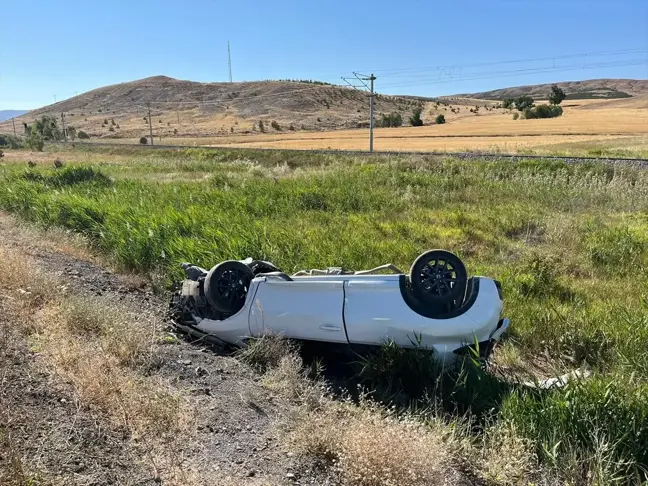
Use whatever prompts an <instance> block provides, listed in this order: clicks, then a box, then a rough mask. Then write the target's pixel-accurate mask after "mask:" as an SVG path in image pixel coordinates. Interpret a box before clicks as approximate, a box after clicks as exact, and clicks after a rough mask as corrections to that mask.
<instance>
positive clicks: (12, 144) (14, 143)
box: [0, 134, 22, 149]
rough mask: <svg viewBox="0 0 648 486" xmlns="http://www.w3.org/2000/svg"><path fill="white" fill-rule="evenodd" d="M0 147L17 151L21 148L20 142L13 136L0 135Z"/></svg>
mask: <svg viewBox="0 0 648 486" xmlns="http://www.w3.org/2000/svg"><path fill="white" fill-rule="evenodd" d="M0 147H9V148H12V149H19V148H22V141H21V140H20V138H18V137H15V136H14V135H8V134H7V135H0Z"/></svg>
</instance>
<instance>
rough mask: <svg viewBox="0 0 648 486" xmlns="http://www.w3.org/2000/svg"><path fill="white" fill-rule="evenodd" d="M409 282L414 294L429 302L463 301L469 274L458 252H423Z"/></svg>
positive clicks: (411, 272)
mask: <svg viewBox="0 0 648 486" xmlns="http://www.w3.org/2000/svg"><path fill="white" fill-rule="evenodd" d="M409 279H410V285H411V287H412V291H413V292H414V294H415V296H416V297H417V298H419V299H420V300H422V301H424V302H427V303H429V304H448V303H451V302H452V301H460V302H461V301H462V300H463V298H464V295H465V293H466V285H467V282H468V274H467V272H466V267H465V265H464V264H463V262H462V261H461V260H460V259H459V257H458V256H457V255H455V254H454V253H451V252H449V251H446V250H430V251H426V252H425V253H423V254H421V255H420V256H419V257H418V258H417V259H416V260H415V261H414V263H413V264H412V268H411V269H410V275H409Z"/></svg>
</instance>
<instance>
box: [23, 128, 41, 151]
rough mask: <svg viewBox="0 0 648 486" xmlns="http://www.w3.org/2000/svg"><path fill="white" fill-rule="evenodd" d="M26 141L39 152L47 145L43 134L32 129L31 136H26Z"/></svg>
mask: <svg viewBox="0 0 648 486" xmlns="http://www.w3.org/2000/svg"><path fill="white" fill-rule="evenodd" d="M25 143H26V144H27V146H28V147H29V148H30V149H32V150H37V151H39V152H42V151H43V147H44V146H45V141H44V140H43V136H42V135H41V134H40V133H38V132H37V131H35V130H32V132H31V133H30V134H29V136H28V137H27V138H25Z"/></svg>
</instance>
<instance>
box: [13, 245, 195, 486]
mask: <svg viewBox="0 0 648 486" xmlns="http://www.w3.org/2000/svg"><path fill="white" fill-rule="evenodd" d="M0 294H1V295H2V298H3V299H4V300H6V301H9V302H10V304H11V307H12V311H13V313H14V317H15V319H14V321H15V322H16V323H20V327H21V329H22V331H23V332H25V333H27V334H28V336H29V340H30V345H31V347H32V349H33V350H34V351H37V352H38V362H39V364H40V366H42V367H43V370H46V371H47V373H48V374H50V375H51V376H53V377H57V379H58V380H60V381H61V382H62V383H66V384H67V385H71V386H72V388H73V390H74V392H75V394H76V397H77V399H78V400H79V402H80V404H82V405H83V406H84V407H89V408H90V409H92V410H93V411H94V412H95V413H96V414H97V415H98V416H99V417H102V418H105V419H107V420H108V421H110V422H112V424H113V425H115V426H117V427H123V428H124V430H127V431H128V432H129V435H130V436H131V437H132V438H133V439H134V440H135V441H136V442H137V443H139V444H140V445H141V446H142V452H143V454H144V456H145V457H146V460H147V462H148V463H149V465H150V467H151V468H152V469H153V470H155V471H157V473H158V474H160V475H161V477H165V478H166V480H168V481H169V482H170V484H186V482H185V481H184V479H183V478H185V477H186V476H185V473H184V471H182V470H181V469H180V468H179V467H178V461H177V458H176V457H175V453H174V452H173V443H174V441H175V440H177V439H178V438H179V437H182V435H183V434H185V433H187V431H188V430H189V427H190V424H191V421H190V418H189V415H188V414H187V413H186V411H185V410H186V407H184V406H183V397H182V396H181V395H179V394H178V393H177V392H175V391H173V390H171V388H170V387H169V386H168V385H167V384H166V383H164V382H163V381H161V380H158V379H155V378H154V377H146V376H144V375H142V374H141V373H139V372H138V369H139V367H140V366H141V365H142V364H143V363H144V362H145V361H147V360H148V359H150V357H151V354H150V351H151V348H152V340H153V337H154V333H155V331H156V330H155V326H156V323H154V322H151V323H149V324H150V325H149V329H148V331H147V330H146V329H145V327H144V328H143V327H142V326H137V327H135V326H133V325H132V322H133V318H134V316H132V315H129V314H127V313H125V312H124V311H122V310H121V309H120V308H119V307H117V306H108V305H107V304H105V303H103V302H101V301H99V300H94V299H91V298H88V297H78V296H75V295H72V294H70V293H69V292H68V290H67V287H66V286H65V285H63V284H62V283H61V282H60V281H58V280H57V279H56V277H53V276H52V275H51V274H48V273H46V272H44V271H42V270H41V269H40V268H39V267H38V266H36V265H35V264H34V261H32V260H31V259H30V258H29V257H27V256H25V255H24V253H22V252H21V251H18V250H12V249H8V248H4V247H1V246H0ZM140 319H141V317H140Z"/></svg>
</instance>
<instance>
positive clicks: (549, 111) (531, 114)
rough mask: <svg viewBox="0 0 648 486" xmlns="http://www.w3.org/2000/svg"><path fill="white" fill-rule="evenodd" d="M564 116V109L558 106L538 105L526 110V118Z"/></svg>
mask: <svg viewBox="0 0 648 486" xmlns="http://www.w3.org/2000/svg"><path fill="white" fill-rule="evenodd" d="M562 114H563V109H562V108H561V107H560V106H558V105H538V106H535V107H533V108H527V109H525V110H524V118H526V119H527V120H532V119H534V118H556V117H558V116H561V115H562Z"/></svg>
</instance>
